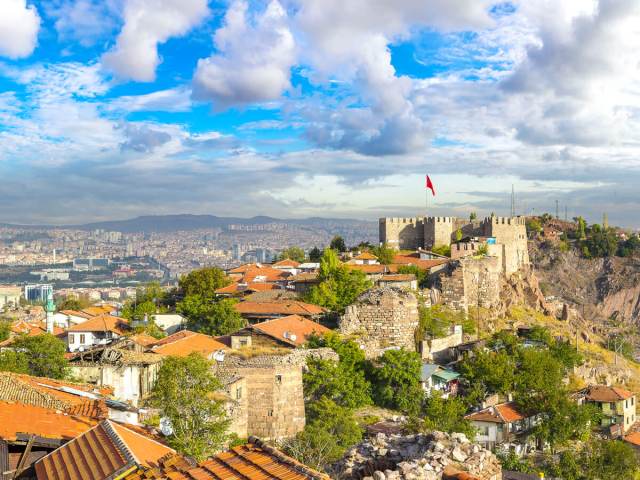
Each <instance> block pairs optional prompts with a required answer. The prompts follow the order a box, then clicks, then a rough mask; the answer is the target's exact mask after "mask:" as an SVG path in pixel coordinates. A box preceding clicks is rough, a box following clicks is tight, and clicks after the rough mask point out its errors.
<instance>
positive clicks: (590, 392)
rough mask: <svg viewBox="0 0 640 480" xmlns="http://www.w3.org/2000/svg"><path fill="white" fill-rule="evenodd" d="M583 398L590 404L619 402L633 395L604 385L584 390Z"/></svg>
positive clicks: (592, 386)
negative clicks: (590, 402)
mask: <svg viewBox="0 0 640 480" xmlns="http://www.w3.org/2000/svg"><path fill="white" fill-rule="evenodd" d="M584 393H585V397H586V399H587V400H589V401H592V402H619V401H620V400H626V399H627V398H631V397H633V393H631V392H629V391H628V390H623V389H622V388H616V387H607V386H606V385H591V386H589V387H587V388H585V389H584Z"/></svg>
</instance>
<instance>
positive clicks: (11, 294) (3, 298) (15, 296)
mask: <svg viewBox="0 0 640 480" xmlns="http://www.w3.org/2000/svg"><path fill="white" fill-rule="evenodd" d="M21 297H22V288H20V287H14V286H0V310H3V309H5V308H15V307H17V306H18V305H20V298H21Z"/></svg>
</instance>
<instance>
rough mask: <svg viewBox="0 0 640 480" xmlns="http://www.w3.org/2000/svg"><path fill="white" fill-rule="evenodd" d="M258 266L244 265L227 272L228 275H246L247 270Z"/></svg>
mask: <svg viewBox="0 0 640 480" xmlns="http://www.w3.org/2000/svg"><path fill="white" fill-rule="evenodd" d="M257 266H258V265H257V264H255V263H245V264H243V265H239V266H237V267H235V268H232V269H231V270H227V273H244V272H246V271H247V270H249V269H250V268H255V267H257Z"/></svg>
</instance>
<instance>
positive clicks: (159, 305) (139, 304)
mask: <svg viewBox="0 0 640 480" xmlns="http://www.w3.org/2000/svg"><path fill="white" fill-rule="evenodd" d="M166 297H167V292H166V291H165V290H164V289H163V288H162V287H161V286H160V283H159V282H150V283H148V284H147V285H145V286H144V287H142V288H137V289H136V298H135V299H131V300H128V301H127V302H126V303H125V305H124V307H123V309H122V312H120V315H121V316H122V317H123V318H126V319H128V320H143V319H144V318H145V316H146V318H147V319H151V317H152V316H153V315H155V314H156V313H161V312H166V310H167V309H166V307H165V306H164V300H165V298H166Z"/></svg>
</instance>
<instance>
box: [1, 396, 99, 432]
mask: <svg viewBox="0 0 640 480" xmlns="http://www.w3.org/2000/svg"><path fill="white" fill-rule="evenodd" d="M97 422H98V420H96V419H92V418H88V417H83V416H79V415H69V414H68V413H64V412H62V411H60V410H56V409H53V408H46V407H38V406H35V405H27V404H24V403H13V402H2V401H0V438H1V439H3V440H8V441H15V440H16V439H17V435H18V434H20V433H25V434H30V435H37V436H39V437H43V438H52V439H61V440H70V439H72V438H75V437H77V436H78V435H80V434H82V433H84V432H86V431H87V430H89V429H90V428H91V427H93V426H94V425H95V424H96V423H97Z"/></svg>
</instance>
